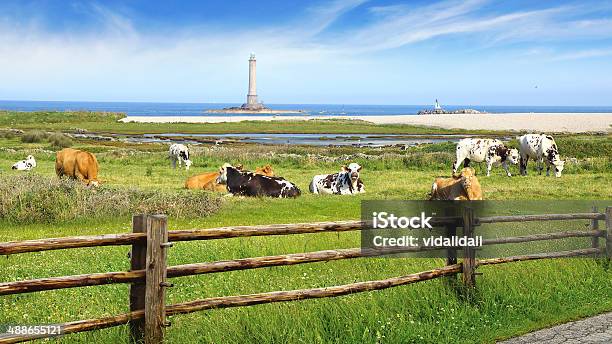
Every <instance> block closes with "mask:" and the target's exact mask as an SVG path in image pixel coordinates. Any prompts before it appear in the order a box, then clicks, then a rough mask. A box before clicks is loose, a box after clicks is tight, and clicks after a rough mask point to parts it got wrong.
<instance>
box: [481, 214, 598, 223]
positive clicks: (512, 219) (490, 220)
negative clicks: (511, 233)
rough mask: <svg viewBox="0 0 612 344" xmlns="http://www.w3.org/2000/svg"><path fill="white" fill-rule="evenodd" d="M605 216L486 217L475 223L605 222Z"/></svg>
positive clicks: (543, 215)
mask: <svg viewBox="0 0 612 344" xmlns="http://www.w3.org/2000/svg"><path fill="white" fill-rule="evenodd" d="M605 219H606V214H601V213H575V214H542V215H510V216H488V217H480V218H477V220H476V222H477V223H502V222H528V221H565V220H605Z"/></svg>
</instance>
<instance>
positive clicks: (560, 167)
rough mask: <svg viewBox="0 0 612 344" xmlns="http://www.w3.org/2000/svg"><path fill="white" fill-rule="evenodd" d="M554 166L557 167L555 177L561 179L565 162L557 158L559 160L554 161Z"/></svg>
mask: <svg viewBox="0 0 612 344" xmlns="http://www.w3.org/2000/svg"><path fill="white" fill-rule="evenodd" d="M553 166H555V177H557V178H559V177H561V172H562V171H563V167H564V166H565V161H564V160H561V159H558V158H557V160H555V161H553Z"/></svg>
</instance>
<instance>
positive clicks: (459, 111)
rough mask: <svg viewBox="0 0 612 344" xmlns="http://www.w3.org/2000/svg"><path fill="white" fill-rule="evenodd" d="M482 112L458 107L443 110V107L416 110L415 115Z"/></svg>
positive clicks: (474, 113) (473, 113)
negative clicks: (457, 108) (456, 108)
mask: <svg viewBox="0 0 612 344" xmlns="http://www.w3.org/2000/svg"><path fill="white" fill-rule="evenodd" d="M481 113H487V112H482V111H478V110H474V109H459V110H452V111H449V110H444V109H435V110H421V111H419V112H417V115H452V114H462V115H477V114H481Z"/></svg>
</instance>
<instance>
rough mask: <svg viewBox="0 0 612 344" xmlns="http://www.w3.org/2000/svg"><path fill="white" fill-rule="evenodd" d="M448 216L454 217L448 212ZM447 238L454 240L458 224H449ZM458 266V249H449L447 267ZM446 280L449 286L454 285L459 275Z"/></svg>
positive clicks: (447, 250)
mask: <svg viewBox="0 0 612 344" xmlns="http://www.w3.org/2000/svg"><path fill="white" fill-rule="evenodd" d="M445 215H446V216H452V215H453V212H451V211H448V210H447V211H446V213H445ZM445 231H446V237H447V238H452V237H454V236H456V235H457V225H456V224H448V225H446V226H445ZM454 264H457V248H456V247H449V248H447V249H446V265H447V266H448V265H454ZM445 280H446V281H447V283H448V284H449V285H451V286H452V285H454V283H456V282H457V275H448V276H447V277H446V278H445Z"/></svg>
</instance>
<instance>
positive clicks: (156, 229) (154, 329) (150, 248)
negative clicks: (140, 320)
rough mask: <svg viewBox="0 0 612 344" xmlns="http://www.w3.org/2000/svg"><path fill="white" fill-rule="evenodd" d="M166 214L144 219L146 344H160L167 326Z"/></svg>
mask: <svg viewBox="0 0 612 344" xmlns="http://www.w3.org/2000/svg"><path fill="white" fill-rule="evenodd" d="M167 222H168V221H167V218H166V216H165V215H150V216H148V217H147V263H146V291H145V334H144V342H145V344H161V343H163V340H164V326H165V325H166V287H167V286H170V284H169V283H168V282H166V268H167V264H166V263H167V254H166V252H167V250H166V248H167V247H168V244H167V243H168V228H167V224H168V223H167Z"/></svg>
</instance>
